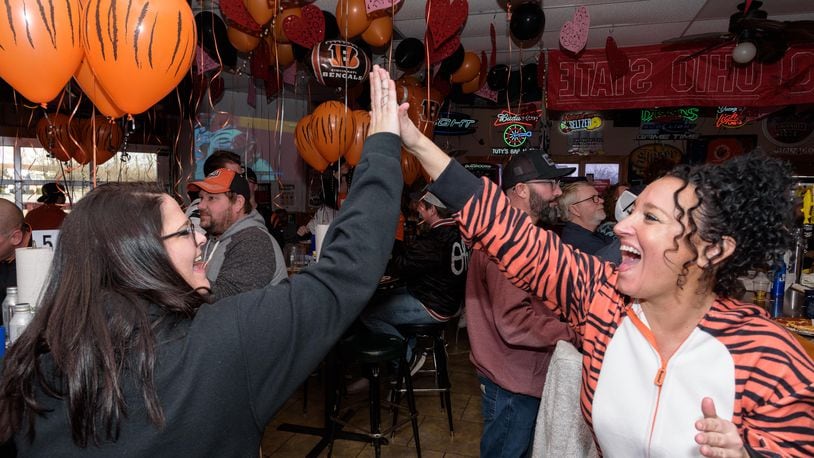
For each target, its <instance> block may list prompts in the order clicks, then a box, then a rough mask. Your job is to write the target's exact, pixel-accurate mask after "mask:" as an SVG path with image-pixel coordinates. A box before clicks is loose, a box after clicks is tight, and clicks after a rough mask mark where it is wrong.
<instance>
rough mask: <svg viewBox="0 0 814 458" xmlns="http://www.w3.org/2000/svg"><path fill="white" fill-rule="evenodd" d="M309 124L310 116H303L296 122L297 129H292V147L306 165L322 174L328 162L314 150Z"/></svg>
mask: <svg viewBox="0 0 814 458" xmlns="http://www.w3.org/2000/svg"><path fill="white" fill-rule="evenodd" d="M310 124H311V115H305V116H303V117H302V118H300V120H299V122H297V127H296V128H294V146H296V147H297V151H298V152H299V153H300V156H302V158H303V160H305V162H307V163H308V165H310V166H311V167H313V168H315V169H317V170H319V171H320V172H322V171H324V170H325V169H327V168H328V161H326V160H325V158H323V157H322V156H321V155H320V154H319V151H317V150H316V148H314V144H313V141H312V139H311V127H310Z"/></svg>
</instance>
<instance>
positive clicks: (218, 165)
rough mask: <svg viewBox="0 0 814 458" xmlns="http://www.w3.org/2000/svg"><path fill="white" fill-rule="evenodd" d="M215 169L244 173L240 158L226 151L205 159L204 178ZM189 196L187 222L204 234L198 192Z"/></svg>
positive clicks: (215, 153)
mask: <svg viewBox="0 0 814 458" xmlns="http://www.w3.org/2000/svg"><path fill="white" fill-rule="evenodd" d="M217 169H229V170H232V171H234V172H236V173H244V170H243V165H242V163H241V160H240V156H238V155H237V154H236V153H233V152H232V151H226V150H217V151H215V152H213V153H212V154H211V155H209V157H207V158H206V160H205V161H204V165H203V172H204V177H208V176H209V174H211V173H212V172H214V171H215V170H217ZM189 196H190V199H192V202H190V204H189V206H188V207H187V209H186V211H185V213H186V215H187V217H188V218H189V220H190V221H192V224H193V225H194V226H195V229H196V230H198V231H199V232H201V233H202V234H204V233H206V231H205V230H204V229H203V228H201V223H200V221H201V215H200V212H199V211H198V204H200V203H201V199H200V197H199V196H198V192H197V191H194V190H193V191H189ZM261 218H262V217H261Z"/></svg>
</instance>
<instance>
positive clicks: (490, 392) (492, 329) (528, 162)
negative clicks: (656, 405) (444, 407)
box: [466, 150, 576, 457]
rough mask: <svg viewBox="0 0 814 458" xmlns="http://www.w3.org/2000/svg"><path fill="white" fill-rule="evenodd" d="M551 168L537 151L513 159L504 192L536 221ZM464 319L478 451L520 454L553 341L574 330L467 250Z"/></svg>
mask: <svg viewBox="0 0 814 458" xmlns="http://www.w3.org/2000/svg"><path fill="white" fill-rule="evenodd" d="M573 172H574V169H573V168H557V167H556V166H555V165H554V163H553V162H552V161H551V159H549V157H548V156H547V155H546V154H544V153H543V152H542V151H539V150H528V151H525V152H523V153H520V154H518V155H517V156H515V157H514V158H512V160H511V162H509V164H508V165H507V166H506V168H505V169H504V170H503V177H502V178H503V183H502V186H503V190H504V191H505V192H506V195H507V196H508V198H509V201H510V203H511V205H512V207H514V208H517V209H518V210H521V211H523V212H525V213H526V214H527V215H529V217H530V218H531V219H532V220H535V221H539V220H540V219H541V218H543V217H545V216H546V215H547V214H548V213H549V210H551V209H552V208H553V206H554V205H555V202H554V201H555V199H556V198H557V197H558V196H559V195H560V194H561V193H562V191H561V190H560V185H559V180H560V178H562V177H565V176H567V175H570V174H572V173H573ZM466 324H467V330H468V333H469V344H470V347H471V354H470V357H469V359H470V360H471V361H472V363H473V364H474V365H475V369H476V371H477V373H478V379H479V381H480V388H481V405H482V410H483V412H485V413H488V415H487V414H484V418H483V434H482V435H481V445H480V455H481V456H490V457H491V456H494V457H498V456H526V455H527V454H528V452H529V451H530V450H531V445H532V439H533V434H534V425H535V419H536V418H537V411H538V410H539V407H540V395H541V394H542V392H543V384H544V382H545V378H546V373H547V371H548V363H549V361H550V360H551V355H552V353H553V352H554V347H555V346H556V344H557V341H559V340H566V341H572V342H574V341H575V340H576V334H574V332H573V331H572V330H571V329H570V328H569V327H568V326H567V325H566V324H565V323H562V322H560V320H559V317H558V316H556V315H555V314H554V313H553V312H551V311H550V310H548V308H547V307H546V306H545V305H544V304H543V301H542V299H540V298H537V297H534V296H533V295H531V294H529V293H528V292H526V291H524V290H522V289H520V288H518V287H516V286H514V285H513V284H512V283H511V282H510V281H509V280H508V278H507V277H506V276H505V275H504V274H503V272H501V271H500V269H499V268H498V266H497V264H496V263H495V262H494V261H492V260H490V259H489V256H488V255H486V254H485V253H484V252H483V251H474V252H473V253H472V256H471V258H470V262H469V273H468V275H467V281H466Z"/></svg>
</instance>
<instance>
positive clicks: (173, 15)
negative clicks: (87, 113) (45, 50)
mask: <svg viewBox="0 0 814 458" xmlns="http://www.w3.org/2000/svg"><path fill="white" fill-rule="evenodd" d="M135 12H138V13H135ZM82 38H83V41H84V45H85V48H86V52H87V59H88V63H89V64H90V66H91V68H92V69H93V74H94V75H96V78H97V79H98V80H99V83H101V85H102V87H103V88H104V89H105V91H106V92H107V94H108V95H109V96H110V99H111V100H112V101H113V103H115V104H116V106H117V107H119V108H121V109H122V110H124V111H125V112H126V113H130V114H138V113H141V112H143V111H146V110H147V109H148V108H150V107H151V106H153V105H154V104H155V103H156V102H158V101H159V100H161V99H162V98H164V96H165V95H167V94H169V93H170V91H172V90H173V89H174V88H175V87H176V86H177V85H178V83H179V82H180V81H181V79H182V78H183V77H184V76H185V75H186V74H187V72H188V71H189V69H190V67H191V66H192V59H193V58H194V57H195V41H196V32H195V21H194V19H193V16H192V9H190V7H189V5H188V4H187V2H186V1H184V0H162V1H160V2H156V1H150V0H130V1H128V2H120V1H117V0H88V3H87V7H86V8H85V11H84V19H83V29H82ZM75 71H76V69H75V68H74V72H75ZM72 73H73V72H72Z"/></svg>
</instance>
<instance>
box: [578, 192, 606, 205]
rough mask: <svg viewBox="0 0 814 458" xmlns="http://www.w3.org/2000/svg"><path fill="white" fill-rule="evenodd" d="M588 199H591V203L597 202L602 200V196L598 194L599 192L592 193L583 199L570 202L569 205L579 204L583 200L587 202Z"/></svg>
mask: <svg viewBox="0 0 814 458" xmlns="http://www.w3.org/2000/svg"><path fill="white" fill-rule="evenodd" d="M589 200H590V201H593V203H595V204H598V203H599V202H601V201H602V196H600V195H599V194H594V195H592V196H591V197H586V198H585V199H582V200H578V201H576V202H574V203H573V204H571V205H576V204H581V203H583V202H587V201H589Z"/></svg>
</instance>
